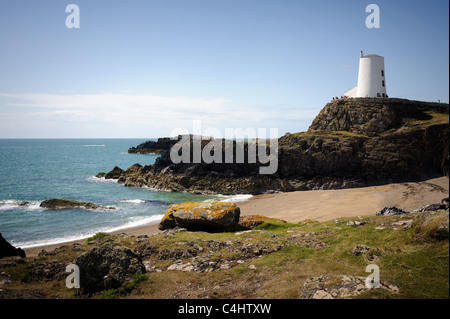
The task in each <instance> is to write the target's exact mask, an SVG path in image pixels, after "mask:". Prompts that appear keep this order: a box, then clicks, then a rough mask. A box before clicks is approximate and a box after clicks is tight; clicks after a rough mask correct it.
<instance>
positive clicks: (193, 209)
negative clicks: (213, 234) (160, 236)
mask: <svg viewBox="0 0 450 319" xmlns="http://www.w3.org/2000/svg"><path fill="white" fill-rule="evenodd" d="M239 216H240V209H239V207H237V206H236V204H233V203H221V202H212V203H195V202H186V203H182V204H173V205H170V207H169V209H168V210H167V212H166V214H165V215H164V217H163V219H162V220H161V222H160V224H159V229H160V230H165V229H171V228H175V227H177V226H178V227H182V228H186V229H187V230H202V231H226V230H230V229H233V228H234V227H236V226H237V225H238V223H239Z"/></svg>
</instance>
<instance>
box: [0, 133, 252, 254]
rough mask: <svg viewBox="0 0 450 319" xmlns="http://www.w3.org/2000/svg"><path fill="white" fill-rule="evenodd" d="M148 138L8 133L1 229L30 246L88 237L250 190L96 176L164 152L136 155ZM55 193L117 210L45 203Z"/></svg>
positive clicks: (0, 168)
mask: <svg viewBox="0 0 450 319" xmlns="http://www.w3.org/2000/svg"><path fill="white" fill-rule="evenodd" d="M146 140H148V139H0V233H1V234H2V235H3V237H4V238H5V239H6V240H8V241H9V242H10V243H11V244H13V245H14V246H18V247H22V248H27V247H33V246H39V245H45V244H53V243H61V242H65V241H70V240H76V239H81V238H86V237H89V236H92V235H94V234H95V233H97V232H100V231H102V232H110V231H115V230H120V229H126V228H129V227H134V226H140V225H145V224H150V223H157V222H159V220H160V219H161V218H162V216H163V215H164V213H165V211H166V210H167V208H168V207H169V205H170V204H174V203H181V202H184V201H212V200H218V199H220V200H221V201H239V200H245V199H247V198H248V197H249V196H250V195H248V196H247V195H238V196H223V195H217V196H206V195H195V194H190V193H177V192H161V191H156V190H153V189H149V188H134V187H124V186H123V185H121V184H118V183H116V182H115V181H111V180H105V179H100V178H96V177H95V175H96V174H97V173H98V172H102V171H103V172H109V171H110V170H112V169H113V167H114V166H119V167H121V168H122V169H127V168H128V167H130V166H131V165H133V164H136V163H139V164H141V165H150V164H153V163H154V162H155V159H156V158H157V157H158V155H148V154H145V155H144V154H128V153H127V150H128V148H130V147H131V146H136V145H138V144H140V143H142V142H144V141H146ZM51 198H65V199H74V200H78V201H86V202H93V203H96V204H100V205H106V206H113V207H115V209H111V210H109V209H108V210H101V211H90V210H83V209H67V210H59V211H53V210H48V209H43V208H41V207H40V206H39V205H40V203H41V202H42V201H43V200H46V199H51Z"/></svg>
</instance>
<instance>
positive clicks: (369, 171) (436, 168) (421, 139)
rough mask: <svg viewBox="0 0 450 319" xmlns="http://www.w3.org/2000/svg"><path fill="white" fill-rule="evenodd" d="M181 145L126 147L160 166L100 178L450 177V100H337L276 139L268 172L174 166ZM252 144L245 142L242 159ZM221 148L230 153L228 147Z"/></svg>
mask: <svg viewBox="0 0 450 319" xmlns="http://www.w3.org/2000/svg"><path fill="white" fill-rule="evenodd" d="M176 142H177V140H170V138H162V139H159V140H158V142H151V141H150V142H146V143H143V144H141V145H139V146H138V147H136V148H132V149H130V150H129V151H131V152H139V153H146V152H147V153H160V154H161V157H159V158H158V159H157V160H156V162H155V164H153V165H144V166H142V165H141V164H135V165H133V166H131V167H129V168H128V169H126V170H123V169H121V168H119V167H115V168H114V169H113V170H112V171H110V172H108V173H103V172H101V173H99V174H98V175H97V177H104V178H106V179H117V180H118V182H119V183H123V184H124V185H125V186H132V187H143V186H147V187H151V188H156V189H159V190H166V191H188V192H194V193H221V194H237V193H250V194H260V193H265V192H273V191H283V192H286V191H297V190H319V189H339V188H350V187H361V186H369V185H380V184H386V183H392V182H404V181H419V180H425V179H428V178H434V177H439V176H448V175H449V105H448V104H443V103H433V102H422V101H411V100H405V99H392V98H389V99H387V98H383V99H381V98H379V99H377V98H357V99H341V100H334V101H332V102H330V103H328V104H327V105H326V106H325V107H324V108H323V109H322V111H321V112H320V113H319V114H318V116H317V117H316V118H315V119H314V121H313V123H312V125H311V126H310V127H309V129H308V131H306V132H300V133H294V134H291V133H286V134H285V135H284V136H282V137H280V138H279V139H278V170H277V172H276V173H275V174H270V175H261V174H259V168H260V167H261V166H264V165H263V164H261V163H260V162H259V160H258V161H257V162H256V163H248V162H245V163H237V164H236V163H227V164H224V163H214V162H213V163H210V164H207V163H205V162H203V161H202V162H201V163H192V162H191V163H178V164H175V163H173V162H172V161H171V159H170V154H169V150H170V147H171V146H172V145H174V144H175V143H176ZM208 142H210V138H208V139H206V140H204V141H202V148H204V147H205V145H207V144H208ZM252 142H254V141H249V142H245V143H244V144H245V145H244V149H245V152H246V153H245V154H246V157H245V158H247V155H248V145H249V143H252ZM259 142H261V141H259ZM222 143H223V144H224V143H225V141H223V140H222ZM233 143H234V146H233V147H234V149H235V148H236V142H235V141H233ZM263 143H267V142H266V141H263ZM191 147H192V137H191ZM222 152H223V154H222V158H225V154H224V148H222ZM191 156H192V155H191Z"/></svg>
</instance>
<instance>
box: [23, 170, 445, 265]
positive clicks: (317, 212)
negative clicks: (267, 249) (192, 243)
mask: <svg viewBox="0 0 450 319" xmlns="http://www.w3.org/2000/svg"><path fill="white" fill-rule="evenodd" d="M445 197H449V179H448V178H447V177H440V178H434V179H430V180H427V181H423V182H410V183H397V184H388V185H382V186H371V187H361V188H350V189H340V190H317V191H300V192H289V193H279V194H268V195H257V196H253V197H252V198H250V199H249V200H247V201H245V202H238V203H237V204H238V206H239V207H240V209H241V215H251V214H260V215H264V216H267V217H273V218H279V219H282V220H285V221H287V222H292V223H298V222H300V221H302V220H305V219H314V220H317V221H327V220H332V219H335V218H339V217H356V216H367V215H375V213H376V212H378V211H380V210H381V209H383V208H384V207H389V206H396V207H398V208H401V209H403V210H406V211H413V210H414V209H416V208H419V207H420V206H422V205H427V204H433V203H440V202H441V200H442V199H443V198H445ZM159 232H160V231H159V230H158V224H150V225H144V226H139V227H134V228H129V229H124V230H121V231H117V232H114V234H115V233H127V234H128V235H134V236H139V235H147V236H151V235H153V234H157V233H159ZM76 242H79V243H82V242H84V240H79V241H76ZM72 243H74V242H69V243H63V244H55V245H47V246H40V247H33V248H26V249H24V250H25V252H26V254H27V257H35V256H37V255H38V254H39V252H40V251H41V250H42V249H45V250H47V251H51V250H52V249H55V248H57V247H60V246H61V245H70V244H72Z"/></svg>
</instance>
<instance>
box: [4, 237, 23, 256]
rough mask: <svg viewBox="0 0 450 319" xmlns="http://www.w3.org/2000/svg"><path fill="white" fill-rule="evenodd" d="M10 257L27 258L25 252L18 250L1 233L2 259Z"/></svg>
mask: <svg viewBox="0 0 450 319" xmlns="http://www.w3.org/2000/svg"><path fill="white" fill-rule="evenodd" d="M9 256H19V257H25V252H24V251H23V249H21V248H16V247H14V246H13V245H11V244H10V243H9V242H7V241H6V239H5V238H3V236H2V234H1V233H0V258H3V257H9Z"/></svg>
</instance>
